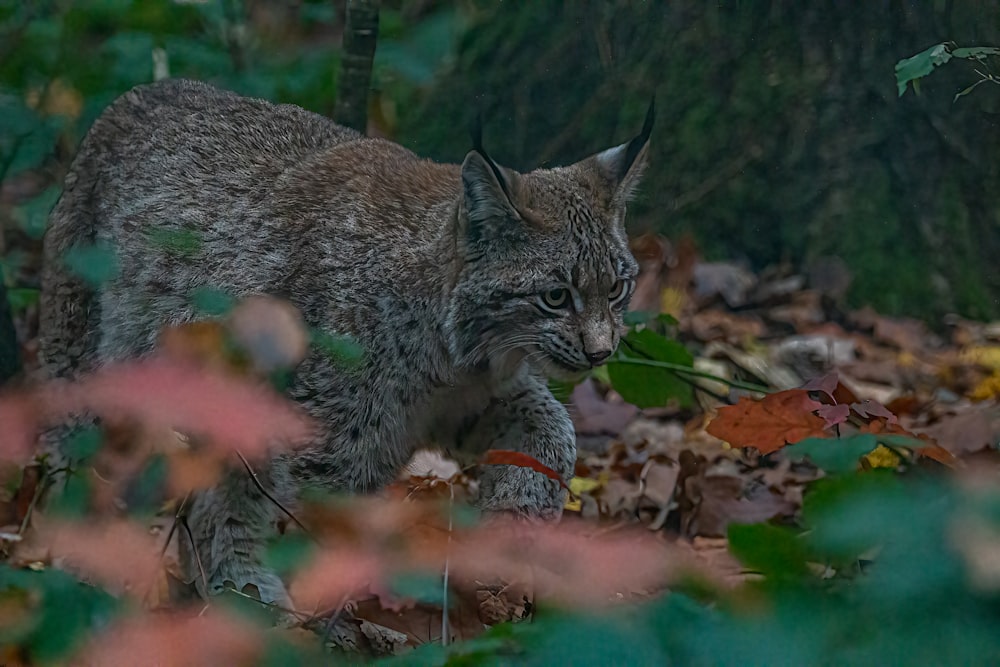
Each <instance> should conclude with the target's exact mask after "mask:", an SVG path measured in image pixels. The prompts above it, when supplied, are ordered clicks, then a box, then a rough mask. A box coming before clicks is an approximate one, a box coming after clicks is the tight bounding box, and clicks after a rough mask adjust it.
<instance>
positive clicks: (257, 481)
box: [234, 450, 319, 544]
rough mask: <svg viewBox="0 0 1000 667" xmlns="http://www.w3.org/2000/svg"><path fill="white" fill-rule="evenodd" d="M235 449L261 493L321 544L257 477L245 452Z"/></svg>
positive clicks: (308, 535) (310, 537) (311, 538)
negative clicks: (244, 454)
mask: <svg viewBox="0 0 1000 667" xmlns="http://www.w3.org/2000/svg"><path fill="white" fill-rule="evenodd" d="M234 451H235V452H236V456H238V457H240V461H242V462H243V466H244V467H245V468H246V469H247V472H248V473H249V474H250V479H251V480H253V483H254V486H256V487H257V490H258V491H260V492H261V493H263V494H264V497H265V498H267V499H268V500H270V501H271V502H272V503H274V504H275V506H276V507H277V508H278V509H280V510H281V511H282V512H284V513H285V514H286V515H287V516H288V518H289V519H291V520H292V521H294V522H295V525H296V526H298V527H299V528H301V529H302V531H303V532H304V533H305V534H306V537H308V538H309V539H310V540H312V541H313V542H315V543H316V544H319V541H318V540H317V539H316V538H315V537H314V536H313V534H312V533H311V532H310V531H309V529H308V528H306V526H305V524H303V523H302V522H301V521H299V519H298V517H296V516H295V515H294V514H292V513H291V511H290V510H289V509H288V508H287V507H285V506H284V505H282V504H281V503H280V502H278V499H277V498H275V497H274V496H272V495H271V494H270V493H268V492H267V489H265V488H264V485H263V484H261V483H260V479H259V478H258V477H257V473H256V472H255V471H254V469H253V468H252V467H251V466H250V462H249V461H247V459H246V457H245V456H243V453H242V452H240V451H239V450H234Z"/></svg>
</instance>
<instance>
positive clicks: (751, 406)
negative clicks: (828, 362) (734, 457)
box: [705, 389, 829, 454]
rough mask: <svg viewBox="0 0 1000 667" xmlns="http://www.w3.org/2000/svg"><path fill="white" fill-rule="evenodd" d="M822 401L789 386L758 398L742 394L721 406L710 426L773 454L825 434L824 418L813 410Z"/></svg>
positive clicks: (722, 435) (738, 442) (740, 444)
mask: <svg viewBox="0 0 1000 667" xmlns="http://www.w3.org/2000/svg"><path fill="white" fill-rule="evenodd" d="M821 407H822V405H821V404H819V403H817V402H816V401H814V400H812V399H811V398H809V392H807V391H806V390H804V389H789V390H787V391H779V392H777V393H775V394H770V395H768V396H765V397H764V398H763V399H761V400H759V401H754V400H751V399H749V398H745V397H744V398H741V399H740V402H739V403H737V404H736V405H730V406H727V407H724V408H719V415H718V416H717V417H716V418H715V419H713V420H712V423H710V424H709V425H708V428H706V429H705V430H707V431H708V432H709V433H710V434H712V435H714V436H715V437H716V438H719V439H721V440H725V441H726V442H728V443H729V444H731V445H733V446H735V447H756V448H757V449H759V450H760V451H761V453H762V454H770V453H771V452H774V451H777V450H779V449H781V448H782V447H784V446H785V445H787V444H791V443H794V442H798V441H800V440H805V439H806V438H813V437H816V438H823V437H826V436H828V435H829V434H828V433H827V432H826V431H825V430H824V429H823V425H824V421H823V419H822V418H820V417H818V416H816V415H815V414H813V412H814V411H815V410H818V409H819V408H821Z"/></svg>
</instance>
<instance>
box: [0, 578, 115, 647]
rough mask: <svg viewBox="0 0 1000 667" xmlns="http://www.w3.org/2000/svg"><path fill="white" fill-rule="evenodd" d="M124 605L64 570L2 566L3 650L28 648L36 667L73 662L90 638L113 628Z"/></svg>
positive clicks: (0, 636) (0, 630)
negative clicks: (74, 654)
mask: <svg viewBox="0 0 1000 667" xmlns="http://www.w3.org/2000/svg"><path fill="white" fill-rule="evenodd" d="M118 606H119V603H118V602H117V601H116V600H115V599H114V598H112V597H111V596H110V595H108V594H107V593H105V592H104V591H101V590H100V589H97V588H94V587H92V586H87V585H85V584H82V583H80V582H79V581H77V580H76V579H74V578H73V577H71V576H70V575H68V574H66V573H65V572H60V571H58V570H44V571H41V572H35V571H32V570H17V569H14V568H12V567H10V566H8V565H6V564H0V607H3V609H4V612H5V613H4V623H2V624H0V646H4V645H9V644H16V645H19V646H22V647H24V649H25V650H26V651H27V653H28V657H29V658H30V660H31V662H32V664H39V663H41V664H51V663H53V662H55V661H59V660H61V659H64V658H65V657H67V655H68V653H69V652H70V651H71V650H72V649H73V648H75V647H76V646H77V645H78V644H79V643H81V642H82V640H83V639H84V638H86V637H87V636H88V635H91V634H93V633H94V632H96V631H98V630H100V629H101V627H103V626H105V625H107V623H108V622H109V621H110V620H111V618H112V616H113V615H114V613H115V612H116V610H117V609H118Z"/></svg>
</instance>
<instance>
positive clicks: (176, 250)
mask: <svg viewBox="0 0 1000 667" xmlns="http://www.w3.org/2000/svg"><path fill="white" fill-rule="evenodd" d="M146 238H147V239H149V242H150V244H152V245H154V246H156V247H158V248H161V249H163V250H164V251H166V252H168V253H170V254H172V255H176V256H178V257H182V258H186V259H190V258H192V257H194V256H195V255H196V254H197V253H198V251H199V250H201V246H202V238H201V234H199V233H198V232H197V231H195V230H193V229H157V228H150V229H148V230H147V231H146Z"/></svg>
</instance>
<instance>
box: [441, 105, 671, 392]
mask: <svg viewBox="0 0 1000 667" xmlns="http://www.w3.org/2000/svg"><path fill="white" fill-rule="evenodd" d="M652 125H653V105H652V104H651V105H650V107H649V112H648V113H647V115H646V122H645V124H644V125H643V128H642V132H641V133H640V134H639V135H638V136H637V137H635V138H634V139H632V140H631V141H629V142H627V143H625V144H622V145H620V146H616V147H614V148H610V149H608V150H605V151H602V152H600V153H597V154H596V155H592V156H590V157H588V158H586V159H584V160H581V161H580V162H577V163H576V164H573V165H570V166H567V167H559V168H554V169H539V170H536V171H533V172H530V173H527V174H518V173H516V172H514V171H512V170H510V169H505V168H503V167H501V166H499V165H497V164H496V163H495V162H493V160H491V159H490V157H489V156H488V155H487V154H486V152H485V150H483V148H482V146H481V144H480V142H479V141H478V137H477V136H474V141H475V144H476V146H475V148H474V150H472V151H471V152H470V153H469V154H468V155H467V156H466V158H465V161H464V163H463V164H462V170H461V174H462V199H461V202H460V205H459V213H458V215H459V224H458V229H459V239H458V243H459V247H460V252H461V254H462V258H463V261H464V263H463V267H462V274H461V276H460V278H459V281H458V283H457V285H456V287H455V290H454V291H453V294H452V306H451V313H450V323H451V326H450V328H451V331H452V350H453V353H455V354H456V356H457V357H458V358H459V360H460V361H461V362H463V363H465V364H471V365H478V364H483V363H484V362H486V361H489V362H490V363H491V364H494V365H495V364H505V365H509V366H516V365H519V364H520V363H521V362H523V361H527V362H528V363H529V364H531V365H532V366H533V367H534V368H535V369H537V370H538V371H540V372H541V373H543V374H545V375H548V376H550V377H557V378H566V377H573V376H575V375H578V374H580V373H582V372H584V371H586V370H588V369H590V368H592V367H593V366H596V365H599V364H601V363H603V362H604V361H605V360H607V359H608V358H609V357H610V356H611V354H612V353H613V352H614V351H615V349H616V348H617V346H618V342H619V340H620V338H621V334H622V330H623V328H624V324H623V321H622V318H623V315H624V313H625V311H626V310H627V308H628V303H629V299H630V298H631V296H632V292H633V289H634V287H635V278H636V273H637V271H638V266H637V264H636V262H635V259H634V258H633V257H632V255H631V253H630V252H629V248H628V239H627V237H626V234H625V211H626V206H627V203H628V201H629V200H630V199H631V197H632V195H633V193H634V191H635V189H636V186H637V185H638V183H639V179H640V176H641V174H642V171H643V168H644V166H645V163H646V154H647V148H648V143H649V135H650V131H651V130H652Z"/></svg>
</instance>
